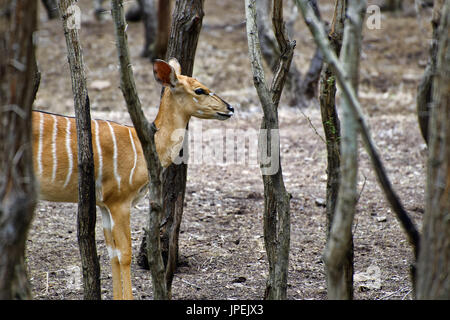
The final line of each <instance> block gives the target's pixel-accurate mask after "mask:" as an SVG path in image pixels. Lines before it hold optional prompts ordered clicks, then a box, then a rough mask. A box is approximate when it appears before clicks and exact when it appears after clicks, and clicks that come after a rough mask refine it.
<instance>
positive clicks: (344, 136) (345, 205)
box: [323, 0, 366, 300]
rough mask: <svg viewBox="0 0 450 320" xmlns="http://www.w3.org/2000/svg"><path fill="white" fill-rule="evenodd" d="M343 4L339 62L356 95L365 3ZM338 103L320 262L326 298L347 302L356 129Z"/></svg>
mask: <svg viewBox="0 0 450 320" xmlns="http://www.w3.org/2000/svg"><path fill="white" fill-rule="evenodd" d="M347 3H348V7H347V8H346V16H347V19H346V22H345V26H344V39H343V44H342V49H341V59H340V60H341V63H342V64H343V66H344V68H345V70H344V71H345V73H346V78H347V79H349V81H350V82H351V84H352V87H353V88H354V90H355V92H357V90H358V89H357V88H358V73H359V59H360V50H361V38H362V36H361V32H362V23H363V17H364V14H365V9H366V3H365V1H359V0H348V1H347ZM342 102H343V103H342V130H341V143H340V156H341V158H340V161H341V163H340V182H339V191H338V198H337V204H336V212H335V213H334V217H333V221H332V224H331V228H330V235H329V237H328V241H327V247H326V248H325V251H324V255H323V258H324V262H325V266H326V273H327V285H328V298H329V299H340V300H342V299H347V300H351V299H353V235H352V225H353V217H354V214H355V210H356V197H357V192H356V184H357V172H358V132H357V127H358V125H357V122H356V119H355V117H354V114H353V113H352V111H351V109H350V107H349V102H348V100H347V98H346V97H343V101H342Z"/></svg>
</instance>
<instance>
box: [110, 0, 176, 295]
mask: <svg viewBox="0 0 450 320" xmlns="http://www.w3.org/2000/svg"><path fill="white" fill-rule="evenodd" d="M111 8H112V9H111V13H112V16H113V21H114V30H115V36H116V46H117V53H118V57H119V63H120V88H121V90H122V94H123V96H124V99H125V101H126V104H127V109H128V113H129V114H130V118H131V121H132V122H133V125H134V128H135V129H136V133H137V135H138V137H139V141H140V142H141V145H142V150H143V152H144V157H145V161H146V162H147V170H148V175H149V198H150V200H149V205H150V209H149V221H148V230H147V239H148V245H147V246H146V247H147V250H148V251H147V254H146V256H147V259H148V262H149V265H150V270H151V273H152V283H153V296H154V299H155V300H167V299H169V298H170V296H169V294H168V290H167V286H166V279H165V268H164V262H163V259H162V255H161V243H160V236H159V233H160V232H159V225H160V220H161V216H162V212H163V211H162V184H161V173H162V166H161V163H160V161H159V157H158V154H157V153H156V146H155V132H156V127H155V125H154V124H151V123H149V122H148V121H147V119H146V117H145V115H144V112H143V111H142V107H141V102H140V100H139V96H138V94H137V90H136V84H135V82H134V76H133V69H132V68H131V61H130V54H129V50H128V40H127V35H126V32H125V24H126V22H125V16H124V12H123V1H122V0H111Z"/></svg>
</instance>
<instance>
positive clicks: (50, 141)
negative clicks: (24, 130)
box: [32, 58, 234, 299]
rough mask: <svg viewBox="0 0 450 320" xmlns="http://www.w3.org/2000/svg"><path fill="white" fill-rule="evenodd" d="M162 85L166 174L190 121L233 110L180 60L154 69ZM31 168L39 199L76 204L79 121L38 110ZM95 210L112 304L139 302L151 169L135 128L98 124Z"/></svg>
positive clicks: (160, 125)
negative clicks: (136, 235) (134, 219)
mask: <svg viewBox="0 0 450 320" xmlns="http://www.w3.org/2000/svg"><path fill="white" fill-rule="evenodd" d="M153 73H154V77H155V79H156V81H157V82H159V83H160V84H162V85H163V86H164V93H163V96H162V98H161V102H160V106H159V110H158V114H157V116H156V119H155V121H154V123H155V125H156V128H157V132H156V133H155V145H156V151H157V153H158V157H159V159H160V162H161V164H162V166H163V167H164V168H165V167H167V166H169V165H170V164H171V163H172V160H171V159H172V156H171V155H173V154H175V153H176V154H178V152H179V151H180V150H181V146H182V142H181V143H180V141H179V140H176V139H173V138H172V134H173V133H174V132H175V131H176V130H179V129H185V128H186V126H187V124H188V122H189V120H190V118H191V117H192V116H195V117H198V118H202V119H218V120H226V119H228V118H230V117H231V116H232V115H233V114H234V109H233V108H232V107H231V106H230V105H229V104H228V103H227V102H225V101H224V100H222V99H221V98H220V97H219V96H217V95H216V94H214V93H213V92H211V91H210V89H208V88H207V87H206V86H204V85H203V84H201V83H200V82H199V81H197V80H196V79H194V78H191V77H188V76H184V75H181V74H180V73H181V68H180V64H179V63H178V61H177V60H176V59H175V58H172V59H170V60H169V62H165V61H162V60H157V61H155V62H154V64H153ZM32 126H33V134H32V141H33V165H34V169H35V173H36V177H37V180H38V182H39V185H40V199H42V200H47V201H56V202H77V201H78V179H77V177H78V172H77V171H78V170H77V150H78V147H77V135H76V127H75V119H74V118H73V117H67V116H63V115H57V114H52V113H48V112H43V111H38V110H34V111H33V113H32ZM91 127H92V146H93V153H94V165H95V184H96V204H97V206H98V207H99V208H100V211H101V215H102V226H103V233H104V237H105V244H106V248H107V251H108V254H109V258H110V262H111V266H112V281H113V297H114V299H133V294H132V285H131V274H130V264H131V257H132V254H131V234H130V211H131V207H133V206H134V205H135V204H136V203H137V201H138V200H139V199H140V198H141V197H142V196H144V195H145V193H146V192H147V189H148V188H147V186H148V182H149V181H148V173H147V166H146V162H145V159H144V156H143V152H142V146H141V144H140V142H139V139H138V137H137V134H136V131H135V129H134V128H133V127H132V126H127V125H121V124H119V123H116V122H113V121H107V120H92V122H91Z"/></svg>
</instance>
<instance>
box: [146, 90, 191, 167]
mask: <svg viewBox="0 0 450 320" xmlns="http://www.w3.org/2000/svg"><path fill="white" fill-rule="evenodd" d="M190 118H191V116H190V115H189V114H188V113H187V112H185V111H184V109H183V107H182V106H181V105H180V104H179V103H178V101H177V99H176V98H175V97H174V95H173V93H172V92H171V90H170V89H169V88H166V89H165V90H164V95H163V98H162V99H161V104H160V106H159V111H158V115H157V116H156V119H155V125H156V128H157V129H158V131H157V132H156V134H155V140H156V141H155V143H156V151H157V152H158V155H159V158H160V161H161V164H162V165H163V166H164V167H165V166H168V165H170V163H171V160H170V159H171V158H170V155H171V154H172V153H174V152H175V153H177V149H178V151H179V150H180V149H181V146H182V144H183V141H180V140H179V139H178V138H176V137H178V136H179V135H178V134H176V133H175V134H174V132H175V131H176V130H180V129H186V127H187V124H188V122H189V119H190ZM183 137H184V134H183ZM180 142H181V143H180Z"/></svg>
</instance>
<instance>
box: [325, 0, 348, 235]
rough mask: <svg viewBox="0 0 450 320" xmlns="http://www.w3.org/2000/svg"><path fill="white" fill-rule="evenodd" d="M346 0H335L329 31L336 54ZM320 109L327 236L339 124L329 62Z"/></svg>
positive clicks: (336, 182)
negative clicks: (325, 153)
mask: <svg viewBox="0 0 450 320" xmlns="http://www.w3.org/2000/svg"><path fill="white" fill-rule="evenodd" d="M344 19H345V0H336V2H335V8H334V16H333V21H332V23H331V30H330V33H329V34H328V37H329V39H330V45H331V48H332V50H333V51H334V52H335V53H336V55H337V56H339V54H340V51H341V46H342V38H343V34H344ZM319 101H320V111H321V114H322V124H323V129H324V132H325V139H326V142H327V155H328V157H327V191H326V199H327V201H326V206H327V207H326V216H327V239H328V236H329V231H330V228H331V223H332V221H333V216H334V212H335V209H336V201H337V197H338V190H339V169H340V162H341V161H340V153H339V148H340V147H339V146H340V137H341V126H340V121H339V115H338V113H337V110H336V76H335V74H334V72H333V69H332V68H331V66H330V65H329V64H328V63H325V64H324V68H323V70H322V74H321V77H320V95H319Z"/></svg>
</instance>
